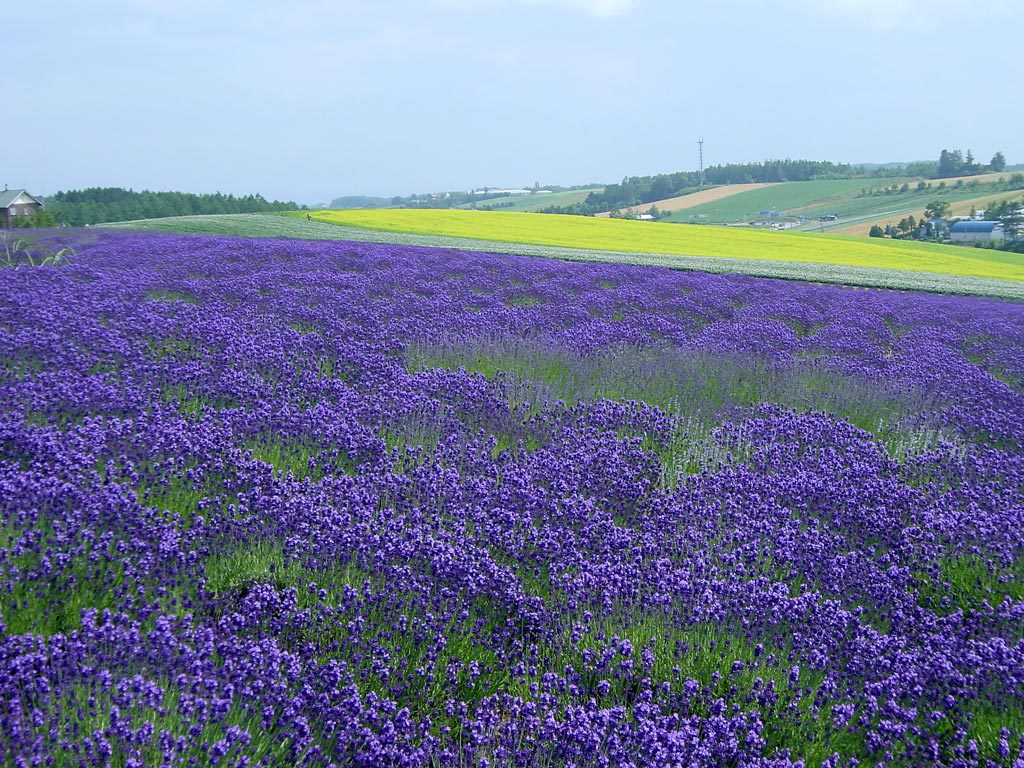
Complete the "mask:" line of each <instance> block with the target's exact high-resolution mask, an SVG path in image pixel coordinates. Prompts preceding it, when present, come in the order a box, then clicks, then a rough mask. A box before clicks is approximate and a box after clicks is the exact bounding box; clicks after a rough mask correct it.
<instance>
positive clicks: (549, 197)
mask: <svg viewBox="0 0 1024 768" xmlns="http://www.w3.org/2000/svg"><path fill="white" fill-rule="evenodd" d="M602 189H603V187H590V188H588V189H571V190H567V191H565V192H550V193H547V194H536V195H502V196H501V197H492V198H488V199H487V200H481V201H480V202H472V203H463V204H462V205H459V206H457V207H458V208H464V209H469V208H476V209H479V210H501V211H540V210H542V209H544V208H548V207H551V206H553V205H555V206H567V205H575V204H577V203H582V202H583V201H584V200H586V199H587V196H588V195H589V194H590V193H591V192H601V190H602ZM332 207H335V206H332Z"/></svg>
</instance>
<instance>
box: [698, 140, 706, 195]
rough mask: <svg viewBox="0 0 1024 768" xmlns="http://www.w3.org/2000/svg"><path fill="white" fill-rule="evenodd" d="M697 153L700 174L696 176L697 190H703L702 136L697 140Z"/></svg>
mask: <svg viewBox="0 0 1024 768" xmlns="http://www.w3.org/2000/svg"><path fill="white" fill-rule="evenodd" d="M697 152H698V153H699V156H700V173H699V174H698V176H697V189H698V190H701V189H704V183H705V181H706V179H705V178H704V137H703V136H701V137H700V138H699V139H697Z"/></svg>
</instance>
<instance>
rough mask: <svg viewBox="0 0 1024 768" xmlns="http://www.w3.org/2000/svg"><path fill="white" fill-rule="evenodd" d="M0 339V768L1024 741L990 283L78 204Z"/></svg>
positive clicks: (1021, 381) (1018, 397) (1016, 405)
mask: <svg viewBox="0 0 1024 768" xmlns="http://www.w3.org/2000/svg"><path fill="white" fill-rule="evenodd" d="M268 218H269V217H268ZM524 218H541V217H524ZM317 226H328V225H317ZM640 226H642V225H640ZM680 229H681V228H680ZM62 242H63V241H62ZM34 247H37V248H46V247H48V246H47V240H46V238H45V237H42V238H40V239H39V240H38V241H37V242H36V243H35V244H34ZM36 263H39V262H36ZM0 360H2V362H3V365H2V368H0V583H2V584H3V585H4V589H3V590H0V660H2V663H0V724H2V734H0V764H3V765H11V766H30V765H52V766H78V765H104V766H144V765H160V766H168V767H171V766H182V767H185V766H205V765H219V766H237V767H238V768H242V767H243V766H309V767H310V768H313V767H316V768H319V767H320V766H409V767H410V768H411V767H413V766H417V767H418V766H441V767H447V766H460V767H461V766H466V767H467V768H468V767H469V766H474V767H475V768H477V767H480V766H489V767H491V768H497V767H498V766H577V767H578V768H585V767H588V768H589V767H591V766H593V767H594V768H596V767H597V766H625V765H633V766H645V765H651V766H691V765H692V766H735V767H737V768H797V766H801V767H803V768H824V767H826V766H827V767H828V768H839V766H842V767H843V768H846V767H847V766H855V765H856V766H878V765H885V766H890V767H895V766H905V767H907V768H917V767H918V766H964V767H965V768H966V767H968V766H976V767H977V768H991V767H992V766H1005V767H1006V768H1010V767H1011V766H1016V765H1020V761H1022V760H1024V746H1022V739H1024V620H1022V616H1024V304H1021V303H1015V302H1008V301H1002V300H996V299H982V298H972V297H955V296H940V295H932V294H922V293H908V292H889V291H881V290H871V289H856V288H847V287H841V286H823V285H811V284H806V283H797V282H793V281H779V280H768V279H761V278H754V277H749V276H734V275H713V274H706V273H701V272H682V271H676V270H668V269H660V268H656V267H638V266H630V265H623V264H593V263H591V264H580V263H571V262H567V261H558V260H547V259H537V258H528V257H522V256H513V255H507V254H506V255H496V254H489V253H472V252H467V251H460V250H454V249H442V248H436V247H434V248H423V247H416V246H412V245H395V244H381V243H359V242H352V241H347V242H340V241H334V242H332V241H312V240H298V239H287V240H286V239H274V238H252V239H242V238H237V237H228V236H196V235H189V236H185V235H173V234H161V233H137V232H117V231H102V232H97V231H93V232H91V233H90V238H89V239H83V240H82V241H81V242H79V243H78V244H77V245H76V246H75V248H74V252H73V254H72V255H71V256H70V257H69V258H68V259H66V260H64V261H62V262H61V265H60V266H53V265H49V266H35V267H33V266H30V265H28V263H27V262H20V263H18V264H17V266H9V267H5V268H3V269H0Z"/></svg>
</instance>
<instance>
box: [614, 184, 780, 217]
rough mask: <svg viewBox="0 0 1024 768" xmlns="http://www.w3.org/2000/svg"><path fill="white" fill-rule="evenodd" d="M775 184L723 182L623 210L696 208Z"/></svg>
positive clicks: (634, 211) (633, 211)
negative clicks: (718, 185)
mask: <svg viewBox="0 0 1024 768" xmlns="http://www.w3.org/2000/svg"><path fill="white" fill-rule="evenodd" d="M773 186H776V185H775V184H723V185H722V186H720V187H711V188H710V189H702V190H701V191H699V192H691V193H690V194H688V195H678V196H677V197H670V198H668V199H666V200H658V201H657V202H656V203H641V204H640V205H632V206H630V207H629V208H626V209H625V210H627V211H629V212H631V213H644V212H646V211H649V210H650V209H651V206H652V205H656V206H657V207H658V210H660V211H662V212H669V213H674V212H675V211H684V210H687V209H689V208H696V207H698V206H701V205H706V204H710V203H714V202H717V201H719V200H724V199H725V198H727V197H732V196H733V195H740V194H743V193H744V192H750V191H752V190H755V189H762V188H764V187H773ZM597 216H598V218H608V217H609V216H611V212H610V211H606V212H605V213H599V214H597Z"/></svg>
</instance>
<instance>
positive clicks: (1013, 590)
mask: <svg viewBox="0 0 1024 768" xmlns="http://www.w3.org/2000/svg"><path fill="white" fill-rule="evenodd" d="M939 569H940V572H939V574H938V578H936V577H935V575H934V574H931V573H922V574H920V577H919V584H920V589H919V591H918V602H919V603H920V604H921V605H923V606H925V607H927V608H929V609H930V610H933V611H936V612H938V613H940V614H943V615H945V614H949V613H952V612H953V611H964V612H967V613H970V612H973V611H977V610H980V609H981V608H982V607H983V604H984V603H988V604H989V605H991V606H992V607H994V608H998V607H999V606H1000V605H1002V603H1003V602H1005V601H1007V600H1013V601H1015V602H1020V601H1022V600H1024V560H1018V561H1017V562H1015V563H1014V564H1013V566H1011V567H1003V566H1000V565H999V564H998V563H994V562H990V561H989V560H987V559H985V558H982V557H980V556H979V555H960V556H955V557H947V558H945V559H943V560H942V561H941V562H940V563H939Z"/></svg>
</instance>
